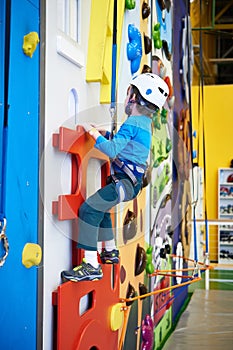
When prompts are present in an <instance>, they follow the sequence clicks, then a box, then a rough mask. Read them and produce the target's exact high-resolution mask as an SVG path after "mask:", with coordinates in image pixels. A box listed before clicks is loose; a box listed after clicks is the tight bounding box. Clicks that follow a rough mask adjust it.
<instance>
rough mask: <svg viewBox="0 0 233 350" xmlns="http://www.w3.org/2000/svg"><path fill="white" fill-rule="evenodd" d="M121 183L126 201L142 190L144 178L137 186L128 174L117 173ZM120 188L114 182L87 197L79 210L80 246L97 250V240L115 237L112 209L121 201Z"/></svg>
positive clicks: (139, 180)
mask: <svg viewBox="0 0 233 350" xmlns="http://www.w3.org/2000/svg"><path fill="white" fill-rule="evenodd" d="M115 177H116V178H117V179H118V180H119V183H118V184H120V185H123V187H124V190H125V193H126V198H125V199H124V200H123V201H124V202H127V201H130V200H132V199H134V198H135V197H136V196H137V195H138V193H139V192H140V190H141V187H142V179H138V183H137V185H136V186H134V185H133V184H132V182H131V181H130V179H129V178H128V176H127V175H125V174H122V173H117V174H115ZM121 199H122V198H121V196H120V195H119V190H118V189H117V187H116V184H115V183H114V182H111V183H110V184H108V185H106V186H104V187H102V188H100V189H99V190H98V191H97V192H96V193H94V194H93V195H92V196H90V197H89V198H87V199H86V201H85V202H84V203H83V204H82V205H81V206H80V208H79V212H78V244H77V247H78V248H82V249H85V250H93V251H95V250H97V241H108V240H111V239H113V238H114V234H113V228H112V220H111V215H110V210H111V208H113V207H114V206H116V205H117V204H118V203H120V201H121Z"/></svg>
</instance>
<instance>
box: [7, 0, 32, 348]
mask: <svg viewBox="0 0 233 350" xmlns="http://www.w3.org/2000/svg"><path fill="white" fill-rule="evenodd" d="M7 1H8V0H0V13H1V16H2V18H1V19H2V20H3V22H2V25H1V27H0V31H1V32H0V35H1V39H2V38H4V37H5V22H6V17H5V5H6V2H7ZM8 2H9V1H8ZM32 31H36V32H38V33H39V0H33V1H27V0H20V1H19V0H11V8H10V38H8V39H7V40H9V43H10V55H9V80H8V101H7V102H8V105H9V113H8V142H7V154H6V161H7V164H6V206H5V214H6V218H7V230H6V234H7V236H8V240H9V246H10V250H9V255H8V257H7V259H6V262H5V264H4V265H3V266H2V267H1V268H0V281H1V282H0V286H1V287H0V300H1V305H0V324H1V327H0V349H4V350H8V349H9V350H10V349H24V350H33V349H36V338H37V334H36V333H37V268H36V267H35V266H33V267H31V268H26V267H25V266H24V265H23V264H22V251H23V248H24V246H25V244H26V243H28V242H30V243H37V236H38V232H37V230H38V228H37V227H38V194H39V185H38V173H39V146H38V144H39V48H38V47H37V49H36V51H35V53H34V54H33V56H32V58H30V57H28V56H26V55H25V54H24V53H23V50H22V45H23V37H24V35H26V34H28V33H29V32H32ZM0 50H2V52H0V54H1V57H4V47H3V48H2V47H1V49H0ZM4 64H5V62H4V60H2V58H1V61H0V69H1V71H4ZM3 84H4V83H3V80H2V79H1V81H0V87H1V88H0V91H1V93H0V98H1V99H2V98H3V94H2V91H3ZM0 118H1V120H0V121H1V123H0V125H1V126H0V127H1V129H0V132H1V138H2V118H3V115H2V110H1V113H0ZM1 141H2V140H1ZM0 145H2V142H1V144H0ZM0 147H1V146H0ZM0 157H1V158H2V152H1V151H0ZM0 160H1V159H0Z"/></svg>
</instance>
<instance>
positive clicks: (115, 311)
mask: <svg viewBox="0 0 233 350" xmlns="http://www.w3.org/2000/svg"><path fill="white" fill-rule="evenodd" d="M123 320H124V312H123V311H122V303H117V304H115V305H113V306H112V309H111V314H110V327H111V330H112V331H116V330H118V329H120V328H121V326H122V324H123Z"/></svg>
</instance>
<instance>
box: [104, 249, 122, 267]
mask: <svg viewBox="0 0 233 350" xmlns="http://www.w3.org/2000/svg"><path fill="white" fill-rule="evenodd" d="M100 259H101V261H102V263H103V264H118V263H119V250H117V249H113V250H111V251H110V252H108V251H107V250H106V249H105V248H104V249H103V250H102V252H101V253H100Z"/></svg>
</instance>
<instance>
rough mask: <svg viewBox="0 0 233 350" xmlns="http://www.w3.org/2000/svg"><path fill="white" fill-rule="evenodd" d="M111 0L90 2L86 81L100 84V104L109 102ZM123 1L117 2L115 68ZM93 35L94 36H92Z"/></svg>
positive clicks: (111, 32)
mask: <svg viewBox="0 0 233 350" xmlns="http://www.w3.org/2000/svg"><path fill="white" fill-rule="evenodd" d="M113 3H114V2H113V0H92V3H91V17H90V31H89V41H88V54H87V66H86V81H87V82H100V84H101V88H100V103H110V102H111V79H112V36H113ZM124 9H125V1H124V0H118V1H117V66H118V58H119V53H120V43H121V33H122V25H123V17H124ZM93 34H94V35H93Z"/></svg>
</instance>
